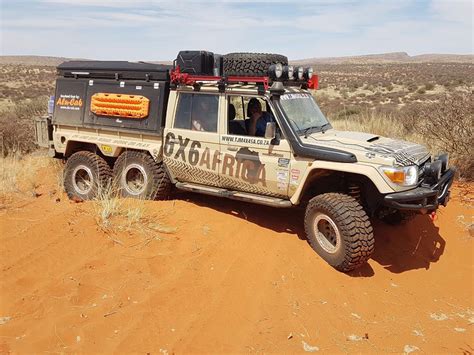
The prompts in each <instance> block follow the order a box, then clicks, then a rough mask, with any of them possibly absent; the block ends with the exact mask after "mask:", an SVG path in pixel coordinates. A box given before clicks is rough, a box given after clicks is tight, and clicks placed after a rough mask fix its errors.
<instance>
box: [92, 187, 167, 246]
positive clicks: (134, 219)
mask: <svg viewBox="0 0 474 355" xmlns="http://www.w3.org/2000/svg"><path fill="white" fill-rule="evenodd" d="M119 195H120V194H119V193H118V191H117V189H116V188H115V187H114V184H113V183H111V184H109V185H107V186H105V187H102V188H99V189H98V195H97V197H96V199H95V201H94V215H95V218H96V222H97V225H98V226H99V227H100V228H101V229H102V230H103V231H105V232H107V233H117V232H129V233H131V232H133V233H138V234H140V235H143V236H146V237H147V240H151V239H153V240H160V239H161V237H160V236H159V235H157V234H156V233H163V234H173V233H175V232H176V228H174V227H168V226H165V225H162V224H160V223H157V222H156V221H157V220H158V219H159V218H158V217H157V216H155V215H151V214H149V213H147V209H146V203H147V201H145V200H142V199H131V198H121V197H120V196H119ZM150 235H151V237H150ZM150 238H151V239H150Z"/></svg>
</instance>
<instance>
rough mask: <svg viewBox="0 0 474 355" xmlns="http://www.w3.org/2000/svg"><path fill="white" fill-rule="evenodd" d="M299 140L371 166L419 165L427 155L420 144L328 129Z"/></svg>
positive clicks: (424, 148)
mask: <svg viewBox="0 0 474 355" xmlns="http://www.w3.org/2000/svg"><path fill="white" fill-rule="evenodd" d="M301 139H302V141H303V142H304V143H306V144H311V145H317V146H327V147H334V148H337V149H340V150H344V151H347V152H351V153H354V154H355V155H356V156H357V160H358V161H367V162H371V163H374V162H375V161H374V160H377V158H379V159H380V158H382V160H383V161H384V162H383V163H385V164H386V163H387V160H391V161H392V164H394V165H398V166H408V165H414V164H416V165H420V164H422V163H423V162H424V161H426V159H428V157H429V156H430V153H429V151H428V150H427V149H426V147H425V146H423V145H421V144H417V143H412V142H407V141H403V140H397V139H391V138H386V137H382V136H378V135H375V134H370V133H363V132H349V131H338V130H335V129H330V130H327V131H326V132H325V133H322V132H317V133H313V134H311V135H309V136H308V137H307V138H304V137H301ZM375 163H376V162H375Z"/></svg>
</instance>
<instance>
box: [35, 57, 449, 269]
mask: <svg viewBox="0 0 474 355" xmlns="http://www.w3.org/2000/svg"><path fill="white" fill-rule="evenodd" d="M316 88H317V76H316V75H313V72H312V69H311V68H302V67H293V66H291V65H288V61H287V58H286V57H284V56H281V55H276V54H261V53H230V54H226V55H217V54H214V53H210V52H203V51H182V52H180V53H179V54H178V56H177V58H176V60H175V61H174V63H173V65H172V66H164V65H157V64H150V63H131V62H100V61H76V62H65V63H63V64H61V65H59V66H58V76H57V83H56V92H55V97H54V100H55V105H54V112H53V113H52V115H51V116H49V117H47V118H44V119H43V120H39V121H38V125H37V137H38V142H39V144H40V145H43V146H46V147H48V148H49V151H50V154H51V156H53V157H55V158H58V159H63V160H65V161H66V165H65V172H64V187H65V190H66V192H67V194H68V195H69V197H71V198H78V199H84V200H89V199H94V198H95V197H96V194H97V190H98V189H99V188H100V187H101V186H104V185H106V184H109V183H110V182H111V181H113V183H114V184H115V186H116V187H117V189H118V191H119V192H120V193H121V195H122V196H124V197H134V198H142V199H166V198H168V197H169V195H170V192H171V188H172V187H173V186H174V187H176V188H177V189H181V190H187V191H193V192H198V193H202V194H208V195H214V196H220V197H225V198H230V199H235V200H241V201H248V202H252V203H255V204H263V205H268V206H274V207H278V208H290V207H295V206H301V207H303V208H304V209H305V218H304V224H305V231H306V235H307V239H308V241H309V243H310V245H311V246H312V247H313V248H314V250H315V251H316V252H317V253H318V254H319V255H320V256H321V257H322V258H323V259H324V260H326V261H327V262H328V263H329V264H330V265H332V266H333V267H335V268H336V269H338V270H341V271H344V272H346V271H350V270H353V269H355V268H357V267H359V266H360V265H362V264H364V263H365V262H366V261H367V260H368V259H369V258H370V256H371V254H372V252H373V250H374V245H375V240H374V235H373V231H372V226H371V222H370V219H369V217H370V218H381V219H387V220H391V221H392V222H400V221H401V220H402V219H403V218H404V217H405V216H407V215H413V214H416V213H432V212H434V211H436V209H437V208H438V207H439V205H444V206H445V205H446V204H447V202H448V200H449V188H450V186H451V184H452V181H453V177H454V169H453V168H450V167H449V162H448V155H447V154H440V155H438V156H436V157H433V156H431V155H430V153H429V152H428V151H427V150H426V148H425V147H423V146H421V145H418V144H414V143H409V142H405V141H400V140H394V139H390V138H384V137H380V136H377V135H373V134H368V133H360V132H346V131H338V130H335V129H333V128H332V126H331V124H330V123H329V121H328V120H327V119H326V117H325V116H324V114H323V113H322V112H321V110H320V109H319V107H318V105H317V104H316V102H315V101H314V99H313V96H312V94H311V90H312V89H316Z"/></svg>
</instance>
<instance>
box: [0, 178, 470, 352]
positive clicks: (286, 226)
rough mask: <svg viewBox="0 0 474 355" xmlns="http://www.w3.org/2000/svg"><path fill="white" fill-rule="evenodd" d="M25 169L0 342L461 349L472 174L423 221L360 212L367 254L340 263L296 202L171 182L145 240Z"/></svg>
mask: <svg viewBox="0 0 474 355" xmlns="http://www.w3.org/2000/svg"><path fill="white" fill-rule="evenodd" d="M40 176H41V179H40V181H41V182H42V184H41V186H39V188H38V189H37V190H38V191H39V192H40V193H41V194H42V195H41V196H40V197H38V198H36V199H32V198H16V199H14V201H13V202H11V203H9V204H8V205H7V206H6V208H4V209H3V210H1V211H0V218H1V224H0V227H1V236H0V253H1V260H0V270H1V285H0V295H1V296H0V317H10V319H8V318H0V323H4V324H0V349H1V350H3V351H9V350H11V351H14V352H33V351H34V352H45V351H48V352H97V351H103V352H117V353H122V352H132V351H133V352H153V353H159V352H161V353H166V352H168V353H172V352H175V353H189V352H200V353H203V352H219V353H224V352H225V353H229V352H234V353H235V352H285V353H289V352H291V353H293V352H304V351H305V347H306V350H311V349H312V350H316V348H312V347H317V348H318V349H319V350H320V351H325V352H348V351H357V352H373V353H380V352H397V353H403V352H404V351H406V352H409V351H410V350H415V349H417V348H418V349H419V350H418V351H420V352H426V353H433V352H445V353H462V352H465V353H469V352H471V353H472V352H473V351H474V344H473V341H472V339H473V328H474V325H473V323H474V300H473V294H474V285H473V282H474V281H473V280H474V278H473V275H474V270H473V265H474V248H473V240H474V239H473V236H471V235H470V234H469V232H468V231H467V230H466V227H465V225H463V223H462V222H463V221H464V222H469V221H470V218H472V217H471V216H472V215H473V210H472V209H469V207H468V206H467V205H466V204H463V203H462V202H461V201H460V198H461V197H465V195H466V193H471V194H472V192H470V191H472V185H470V186H469V185H465V186H463V187H462V188H460V187H457V188H456V189H455V191H454V198H453V200H452V201H451V203H450V206H449V207H448V208H442V209H441V211H440V213H439V215H438V219H437V220H436V221H435V222H434V224H433V223H432V222H431V220H430V219H429V218H428V217H427V216H419V217H417V218H416V219H415V220H414V221H411V222H410V223H409V224H408V225H407V226H403V227H387V226H385V225H383V224H380V223H376V224H375V235H376V243H377V244H376V252H375V255H374V257H373V258H372V259H371V260H370V261H369V263H368V264H367V265H365V266H364V267H362V268H361V269H359V270H357V271H355V272H353V273H351V274H342V273H339V272H337V271H335V270H334V269H332V268H331V267H329V266H328V265H327V264H326V263H325V262H323V261H322V260H321V259H320V258H319V257H318V256H317V255H316V254H315V253H314V252H313V251H312V249H311V248H310V247H309V245H308V244H307V242H306V241H305V240H304V237H303V228H302V214H301V213H300V212H298V211H296V210H276V209H271V208H266V207H261V206H255V205H250V204H245V203H238V202H233V201H228V200H223V199H217V198H210V197H206V196H200V195H192V194H179V195H176V199H175V200H173V201H163V202H162V201H159V202H145V203H146V207H147V209H148V211H150V212H151V213H153V215H155V216H156V218H157V221H159V223H162V224H164V225H167V226H175V227H177V228H178V230H177V231H176V232H175V233H172V234H163V233H158V234H159V235H160V239H159V240H155V239H147V238H148V237H149V235H143V234H140V233H133V232H120V233H105V232H104V231H103V230H101V229H100V228H99V227H98V226H97V224H96V222H95V217H94V212H93V210H94V209H93V206H92V203H90V202H88V203H79V204H76V203H72V202H70V201H67V200H66V199H65V198H64V196H61V201H59V202H56V197H57V196H56V195H54V194H50V193H49V192H51V191H52V190H53V189H54V184H52V183H50V181H53V180H54V179H53V178H52V177H51V176H49V173H48V172H47V170H46V169H43V171H42V172H41V173H40ZM460 216H464V217H460ZM114 240H115V241H114Z"/></svg>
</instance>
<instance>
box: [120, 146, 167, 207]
mask: <svg viewBox="0 0 474 355" xmlns="http://www.w3.org/2000/svg"><path fill="white" fill-rule="evenodd" d="M114 181H115V185H116V186H117V188H118V189H119V192H120V194H121V196H123V197H133V198H138V199H146V200H154V199H165V198H167V197H168V193H169V190H170V187H171V185H170V184H171V183H170V181H169V178H168V175H167V174H166V172H165V171H164V168H163V166H162V164H160V163H157V162H155V160H154V159H153V158H152V157H151V156H150V155H149V154H148V153H146V152H137V151H132V150H129V151H126V152H124V153H122V154H121V155H120V156H119V157H118V158H117V161H116V162H115V164H114Z"/></svg>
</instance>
